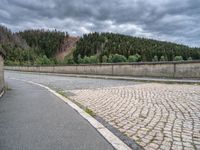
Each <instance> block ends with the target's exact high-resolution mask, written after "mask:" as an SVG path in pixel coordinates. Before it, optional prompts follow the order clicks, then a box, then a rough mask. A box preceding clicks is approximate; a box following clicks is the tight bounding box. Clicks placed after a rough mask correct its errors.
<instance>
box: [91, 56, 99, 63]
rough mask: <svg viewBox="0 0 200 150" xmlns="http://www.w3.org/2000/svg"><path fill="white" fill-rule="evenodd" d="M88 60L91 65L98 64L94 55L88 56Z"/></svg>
mask: <svg viewBox="0 0 200 150" xmlns="http://www.w3.org/2000/svg"><path fill="white" fill-rule="evenodd" d="M89 59H90V63H91V64H97V63H99V58H98V57H97V56H96V55H95V56H90V57H89Z"/></svg>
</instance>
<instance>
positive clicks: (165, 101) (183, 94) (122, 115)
mask: <svg viewBox="0 0 200 150" xmlns="http://www.w3.org/2000/svg"><path fill="white" fill-rule="evenodd" d="M70 92H73V93H74V94H75V96H70V98H72V99H74V100H75V101H77V102H79V103H81V104H82V105H84V106H87V107H88V108H90V109H91V110H93V111H94V112H95V113H96V114H97V115H99V116H100V117H102V118H104V119H105V121H107V122H108V123H109V124H111V125H112V126H113V127H115V128H117V129H119V130H120V131H121V132H123V133H124V134H126V135H127V136H128V137H130V138H132V139H134V140H135V141H136V142H137V143H138V144H139V145H141V146H142V147H144V149H146V150H156V149H162V150H169V149H173V150H179V149H180V150H182V149H186V150H190V149H197V150H199V149H200V86H196V85H175V84H157V83H147V84H138V85H131V86H130V85H128V86H120V87H109V88H105V87H104V88H98V89H85V90H70Z"/></svg>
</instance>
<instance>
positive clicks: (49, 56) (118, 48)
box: [0, 26, 200, 65]
mask: <svg viewBox="0 0 200 150" xmlns="http://www.w3.org/2000/svg"><path fill="white" fill-rule="evenodd" d="M0 48H1V49H2V50H4V51H6V54H7V55H6V61H5V63H6V64H7V65H27V64H28V65H43V64H44V65H45V64H73V63H101V62H104V63H110V62H126V61H128V62H136V61H172V60H197V59H200V48H191V47H188V46H185V45H180V44H176V43H170V42H163V41H157V40H152V39H145V38H138V37H132V36H127V35H121V34H114V33H96V32H95V33H90V34H85V35H83V36H82V37H71V36H70V35H68V33H65V32H60V31H57V30H53V31H50V30H25V31H20V32H18V33H12V32H11V31H10V30H9V29H7V28H6V27H4V26H0Z"/></svg>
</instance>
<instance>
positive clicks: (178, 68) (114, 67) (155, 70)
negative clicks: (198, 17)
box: [5, 61, 200, 79]
mask: <svg viewBox="0 0 200 150" xmlns="http://www.w3.org/2000/svg"><path fill="white" fill-rule="evenodd" d="M5 69H7V70H19V71H35V72H48V73H64V74H90V75H114V76H134V77H166V78H199V79H200V61H187V62H158V63H152V62H149V63H131V64H126V63H125V64H97V65H67V66H42V67H41V66H38V67H36V66H33V67H27V66H23V67H22V66H6V67H5Z"/></svg>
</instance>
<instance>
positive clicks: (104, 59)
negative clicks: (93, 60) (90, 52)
mask: <svg viewBox="0 0 200 150" xmlns="http://www.w3.org/2000/svg"><path fill="white" fill-rule="evenodd" d="M107 62H108V57H107V56H106V55H104V56H103V57H102V63H107Z"/></svg>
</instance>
